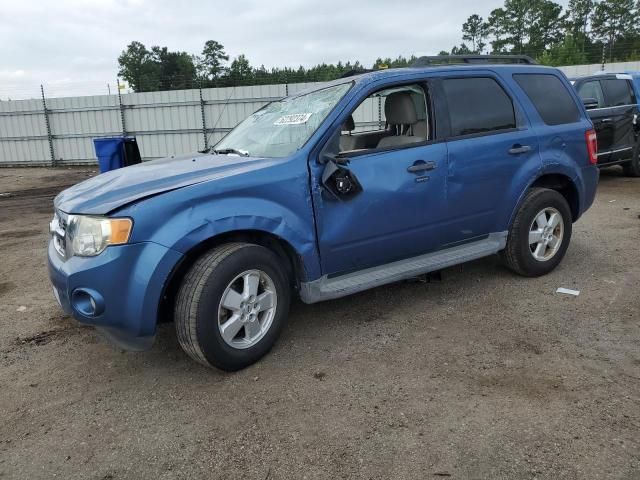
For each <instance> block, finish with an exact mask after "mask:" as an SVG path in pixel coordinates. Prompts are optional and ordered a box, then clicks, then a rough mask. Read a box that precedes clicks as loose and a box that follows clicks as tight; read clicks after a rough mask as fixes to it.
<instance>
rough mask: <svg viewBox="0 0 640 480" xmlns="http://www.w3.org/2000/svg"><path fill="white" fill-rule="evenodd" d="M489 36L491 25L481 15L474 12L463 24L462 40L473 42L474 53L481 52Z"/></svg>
mask: <svg viewBox="0 0 640 480" xmlns="http://www.w3.org/2000/svg"><path fill="white" fill-rule="evenodd" d="M488 36H489V25H488V24H487V23H485V22H484V20H483V18H482V17H481V16H480V15H477V14H475V13H474V14H473V15H471V16H470V17H469V18H467V21H466V22H464V23H463V24H462V40H467V41H468V42H471V50H472V52H473V53H477V54H480V53H482V51H483V50H484V47H485V46H486V42H485V40H486V39H487V37H488Z"/></svg>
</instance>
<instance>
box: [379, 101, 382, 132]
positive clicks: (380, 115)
mask: <svg viewBox="0 0 640 480" xmlns="http://www.w3.org/2000/svg"><path fill="white" fill-rule="evenodd" d="M380 127H382V98H381V97H378V128H380Z"/></svg>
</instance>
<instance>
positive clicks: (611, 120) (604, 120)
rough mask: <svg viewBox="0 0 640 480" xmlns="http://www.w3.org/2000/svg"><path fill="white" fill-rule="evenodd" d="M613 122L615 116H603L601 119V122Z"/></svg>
mask: <svg viewBox="0 0 640 480" xmlns="http://www.w3.org/2000/svg"><path fill="white" fill-rule="evenodd" d="M611 122H613V118H603V119H601V120H600V123H611Z"/></svg>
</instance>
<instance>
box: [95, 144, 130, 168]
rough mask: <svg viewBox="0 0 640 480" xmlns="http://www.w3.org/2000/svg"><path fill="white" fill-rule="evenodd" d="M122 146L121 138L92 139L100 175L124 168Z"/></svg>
mask: <svg viewBox="0 0 640 480" xmlns="http://www.w3.org/2000/svg"><path fill="white" fill-rule="evenodd" d="M123 144H124V138H123V137H109V138H94V139H93V146H94V148H95V149H96V157H97V158H98V165H100V173H104V172H109V171H111V170H115V169H116V168H122V167H124V148H123Z"/></svg>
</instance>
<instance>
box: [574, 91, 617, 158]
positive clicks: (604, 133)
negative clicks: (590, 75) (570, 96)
mask: <svg viewBox="0 0 640 480" xmlns="http://www.w3.org/2000/svg"><path fill="white" fill-rule="evenodd" d="M577 91H578V95H579V96H580V98H582V99H583V100H586V99H594V100H597V101H598V105H597V107H595V108H591V109H589V110H588V111H587V113H588V114H589V118H591V121H592V122H593V127H594V128H595V130H596V135H597V136H598V163H609V162H610V161H611V150H613V136H614V122H613V117H612V109H611V108H609V107H608V106H607V101H606V99H605V96H604V92H603V90H602V84H601V83H600V80H588V81H586V82H583V83H581V84H579V85H578V87H577Z"/></svg>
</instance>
